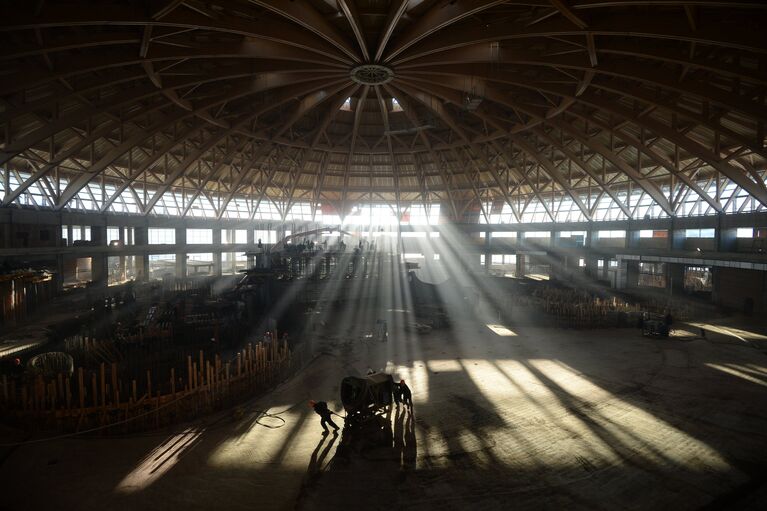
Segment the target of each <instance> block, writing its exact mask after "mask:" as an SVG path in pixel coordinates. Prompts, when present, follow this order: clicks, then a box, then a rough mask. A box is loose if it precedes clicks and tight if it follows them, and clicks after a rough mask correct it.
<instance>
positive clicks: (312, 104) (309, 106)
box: [272, 82, 356, 139]
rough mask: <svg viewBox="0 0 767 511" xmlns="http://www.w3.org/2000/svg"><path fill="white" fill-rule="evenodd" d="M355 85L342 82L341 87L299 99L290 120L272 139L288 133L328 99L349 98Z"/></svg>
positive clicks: (320, 91)
mask: <svg viewBox="0 0 767 511" xmlns="http://www.w3.org/2000/svg"><path fill="white" fill-rule="evenodd" d="M355 89H356V86H355V84H352V85H348V82H342V83H341V85H339V86H337V87H334V88H332V89H331V90H318V91H317V92H314V93H312V94H309V95H307V96H305V97H304V98H303V99H301V101H300V103H299V104H298V106H297V107H296V109H295V111H294V112H293V113H292V114H291V116H290V118H289V119H288V120H287V122H285V124H283V125H282V126H281V127H280V128H279V129H278V130H277V131H276V132H275V133H274V135H273V136H272V139H277V138H279V137H281V136H282V134H283V133H285V132H286V131H288V130H289V129H290V128H291V127H292V126H293V125H294V124H295V123H296V122H297V121H298V120H299V119H300V118H301V117H303V116H304V115H306V114H307V113H309V112H310V111H312V110H314V109H315V108H317V107H318V106H319V105H321V104H322V103H323V102H325V101H326V100H327V99H328V98H330V97H332V96H335V95H337V94H338V95H339V97H342V98H344V99H346V98H348V97H349V94H351V91H353V90H355Z"/></svg>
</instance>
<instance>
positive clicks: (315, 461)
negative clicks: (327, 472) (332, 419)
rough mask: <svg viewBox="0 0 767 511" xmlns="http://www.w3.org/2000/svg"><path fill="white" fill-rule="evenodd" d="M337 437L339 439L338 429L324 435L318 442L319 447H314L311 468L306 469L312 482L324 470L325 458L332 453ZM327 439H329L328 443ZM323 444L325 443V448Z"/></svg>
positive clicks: (310, 462)
mask: <svg viewBox="0 0 767 511" xmlns="http://www.w3.org/2000/svg"><path fill="white" fill-rule="evenodd" d="M336 439H338V432H337V431H334V432H333V433H331V434H325V435H322V438H321V439H320V441H319V443H318V444H317V447H315V448H314V452H312V456H311V458H310V459H309V468H308V469H307V470H306V476H307V479H308V482H311V481H312V480H313V479H315V478H316V477H317V475H318V474H319V473H320V471H321V470H322V466H323V465H324V464H325V460H326V459H327V457H328V454H329V453H330V449H332V448H333V444H334V443H335V442H336ZM325 440H327V443H326V442H325ZM323 445H325V448H324V449H323Z"/></svg>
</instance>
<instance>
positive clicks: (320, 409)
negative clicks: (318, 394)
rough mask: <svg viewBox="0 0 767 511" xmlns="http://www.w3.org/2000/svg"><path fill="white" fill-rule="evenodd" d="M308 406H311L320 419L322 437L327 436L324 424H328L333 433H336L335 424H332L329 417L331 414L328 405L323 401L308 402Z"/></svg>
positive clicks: (336, 427)
mask: <svg viewBox="0 0 767 511" xmlns="http://www.w3.org/2000/svg"><path fill="white" fill-rule="evenodd" d="M309 406H311V407H312V408H313V409H314V411H315V412H316V413H317V415H319V416H320V417H322V419H321V420H320V424H321V425H322V429H324V430H325V433H323V434H324V435H327V434H328V427H327V426H325V423H328V424H330V425H331V426H332V427H333V431H338V426H336V424H335V422H333V419H332V418H331V417H330V415H331V414H332V413H333V412H331V411H330V409H329V408H328V404H327V403H326V402H325V401H309Z"/></svg>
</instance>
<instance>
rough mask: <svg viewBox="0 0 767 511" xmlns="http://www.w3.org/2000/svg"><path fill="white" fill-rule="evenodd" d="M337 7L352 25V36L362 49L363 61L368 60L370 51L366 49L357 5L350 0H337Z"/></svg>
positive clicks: (366, 44) (366, 45)
mask: <svg viewBox="0 0 767 511" xmlns="http://www.w3.org/2000/svg"><path fill="white" fill-rule="evenodd" d="M337 2H338V7H340V8H341V11H343V13H344V16H346V19H347V21H348V22H349V25H351V27H352V32H354V37H356V38H357V44H358V45H359V47H360V50H361V51H362V59H363V60H364V61H365V62H368V61H370V52H369V51H368V43H367V41H366V40H365V32H364V30H363V28H362V22H361V20H360V13H359V11H357V6H356V4H355V3H354V1H352V0H337Z"/></svg>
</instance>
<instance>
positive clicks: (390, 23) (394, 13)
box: [373, 0, 410, 62]
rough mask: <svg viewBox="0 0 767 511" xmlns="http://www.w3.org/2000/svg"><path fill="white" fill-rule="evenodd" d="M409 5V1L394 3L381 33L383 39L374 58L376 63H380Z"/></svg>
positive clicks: (395, 1) (399, 0) (396, 1)
mask: <svg viewBox="0 0 767 511" xmlns="http://www.w3.org/2000/svg"><path fill="white" fill-rule="evenodd" d="M409 3H410V2H409V0H394V2H392V6H391V10H390V11H389V16H388V17H387V18H386V23H385V24H384V29H383V31H382V32H381V38H380V39H379V40H378V49H377V50H376V53H375V56H374V57H373V61H374V62H380V60H381V57H383V53H384V50H385V49H386V45H387V44H389V39H391V36H392V34H393V33H394V29H395V28H396V27H397V23H399V20H400V19H401V18H402V16H403V15H404V14H405V11H406V10H407V6H408V4H409Z"/></svg>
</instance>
